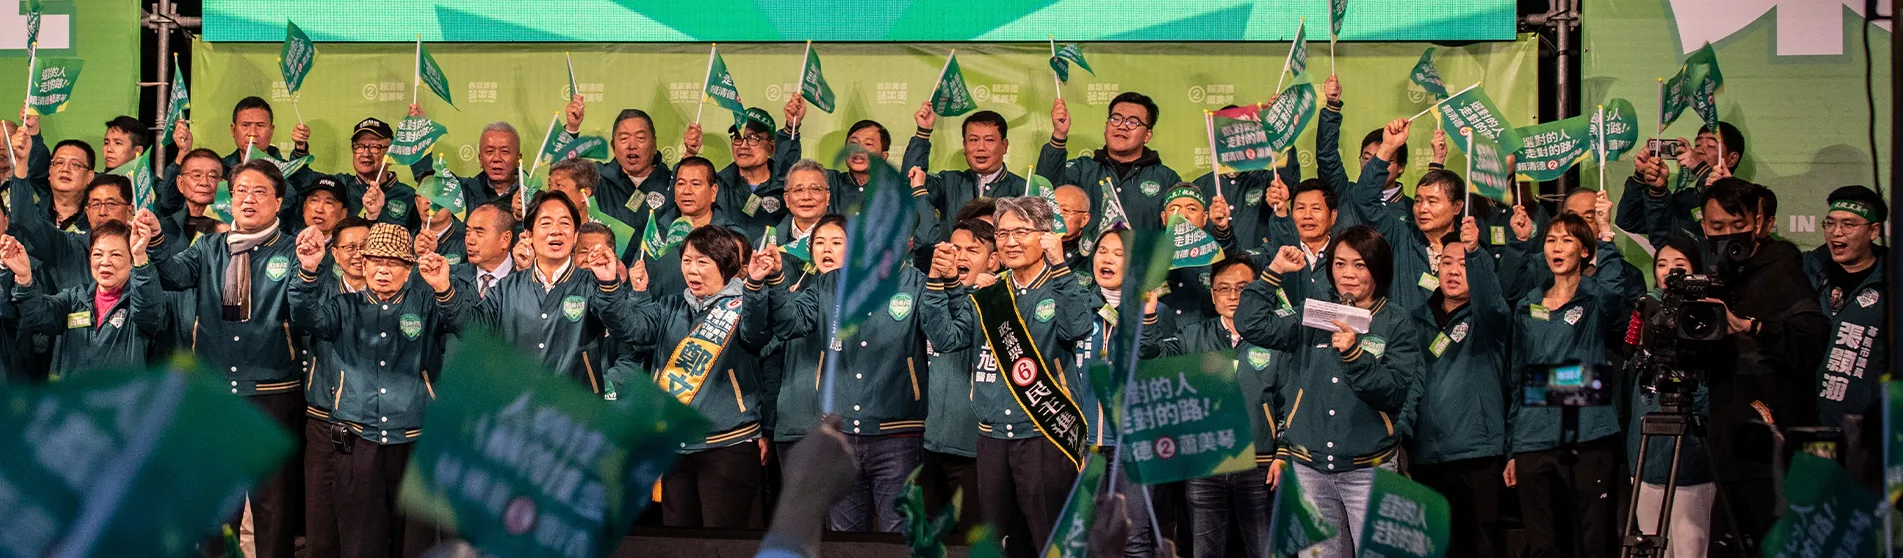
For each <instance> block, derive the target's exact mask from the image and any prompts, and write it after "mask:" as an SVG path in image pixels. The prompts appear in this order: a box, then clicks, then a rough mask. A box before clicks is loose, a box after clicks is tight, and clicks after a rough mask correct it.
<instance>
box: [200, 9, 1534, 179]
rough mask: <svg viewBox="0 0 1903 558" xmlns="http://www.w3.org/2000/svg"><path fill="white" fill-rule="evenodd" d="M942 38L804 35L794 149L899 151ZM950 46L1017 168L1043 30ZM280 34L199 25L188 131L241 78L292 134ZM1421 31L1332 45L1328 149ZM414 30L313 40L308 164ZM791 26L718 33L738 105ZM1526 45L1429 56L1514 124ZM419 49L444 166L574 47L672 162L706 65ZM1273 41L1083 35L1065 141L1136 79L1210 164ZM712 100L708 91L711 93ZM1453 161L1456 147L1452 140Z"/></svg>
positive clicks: (1279, 48) (393, 77)
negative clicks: (726, 37) (812, 65)
mask: <svg viewBox="0 0 1903 558" xmlns="http://www.w3.org/2000/svg"><path fill="white" fill-rule="evenodd" d="M953 46H954V45H940V44H931V43H928V44H909V45H899V44H823V43H816V44H814V46H813V48H814V49H816V50H818V51H819V52H820V54H821V56H822V58H823V59H824V61H825V68H826V72H827V75H826V79H827V81H829V82H831V84H832V86H833V89H834V91H836V92H837V93H838V105H839V108H838V110H837V112H836V113H835V114H830V115H829V114H825V113H821V112H819V111H817V110H809V111H808V114H807V116H806V122H805V123H804V124H803V126H802V129H803V130H804V132H805V135H806V136H807V137H806V138H805V140H804V147H805V149H806V154H807V157H809V158H814V159H817V160H820V161H830V160H831V159H832V156H833V154H835V153H837V152H838V150H839V148H840V146H841V145H842V144H843V142H844V140H845V132H846V128H847V127H849V126H850V125H851V124H852V123H853V122H855V121H857V120H859V119H864V118H871V119H876V120H878V121H879V122H881V123H883V124H885V125H886V126H887V128H889V129H890V130H891V131H892V138H893V145H892V151H891V158H892V160H893V161H898V160H899V156H900V154H901V152H902V151H903V150H904V146H905V142H906V140H907V139H908V138H910V137H911V135H912V131H913V130H914V129H915V126H914V124H913V120H912V113H913V112H915V111H917V110H918V108H919V105H920V104H921V103H923V102H924V101H925V100H926V99H928V98H930V97H931V92H932V87H933V83H934V80H935V79H936V78H937V76H938V71H939V69H940V68H941V67H942V66H943V65H944V62H945V56H946V54H947V53H949V52H950V51H951V49H952V48H953ZM955 46H956V47H957V48H958V61H959V64H960V65H962V66H963V67H964V72H965V79H966V81H967V83H969V84H970V86H971V93H972V96H973V97H974V98H975V99H976V100H977V101H978V103H979V107H980V108H983V109H990V110H995V111H998V112H999V113H1001V114H1003V115H1004V117H1005V119H1006V120H1008V121H1009V122H1010V126H1011V130H1010V134H1009V139H1010V140H1011V142H1012V144H1013V145H1012V146H1011V147H1012V149H1011V150H1010V152H1009V155H1008V157H1007V158H1006V161H1007V163H1008V164H1009V165H1010V168H1011V169H1013V170H1014V171H1015V172H1018V173H1020V174H1022V173H1023V172H1024V171H1025V169H1027V168H1029V167H1030V166H1031V165H1032V164H1033V163H1034V162H1035V160H1036V158H1037V150H1038V147H1039V146H1040V145H1041V144H1042V143H1043V142H1044V141H1045V140H1047V139H1048V138H1049V137H1050V116H1049V114H1050V108H1051V103H1052V98H1053V94H1052V93H1053V92H1052V88H1053V80H1052V76H1051V69H1050V65H1049V64H1048V59H1049V57H1050V45H1049V44H1042V43H1040V44H1002V43H1001V44H961V45H955ZM278 47H279V45H277V44H272V43H248V44H236V43H217V44H213V43H204V42H200V43H198V44H197V45H196V46H195V48H194V56H195V57H196V59H195V62H196V64H195V66H194V68H195V72H194V73H195V75H194V76H193V79H192V80H191V86H192V88H193V90H192V101H193V106H194V117H195V118H193V120H192V132H193V133H194V134H195V135H196V136H197V137H198V138H199V140H198V143H199V144H200V145H202V146H206V147H212V148H214V149H217V150H219V151H220V152H229V151H230V150H232V149H234V147H233V146H232V144H231V141H230V140H229V139H228V138H229V137H230V134H229V132H228V131H227V127H228V126H229V125H230V115H231V113H230V109H229V107H231V106H232V105H233V104H234V103H236V102H237V101H238V99H241V98H243V97H244V96H246V95H261V96H264V97H265V98H267V99H270V100H271V101H272V104H273V106H274V107H275V108H276V109H277V111H276V112H277V125H278V132H277V134H276V136H275V137H274V138H273V141H275V142H277V143H278V144H279V145H280V146H281V147H285V148H287V149H288V144H289V142H290V127H291V126H292V125H294V124H295V123H296V116H294V114H293V112H292V111H291V110H290V109H291V107H290V103H291V98H290V97H289V95H288V94H287V92H286V90H285V88H284V85H283V83H282V82H281V79H280V78H279V76H278V71H277V59H276V57H277V53H278ZM1425 47H1426V45H1425V44H1420V43H1378V44H1362V43H1356V44H1342V45H1340V46H1339V47H1338V50H1337V53H1338V55H1339V57H1340V58H1339V60H1337V61H1336V64H1338V66H1339V70H1340V74H1341V79H1342V82H1343V87H1344V90H1345V91H1344V100H1345V102H1346V103H1347V104H1348V109H1347V110H1346V118H1347V121H1346V124H1345V131H1344V133H1343V135H1344V136H1345V137H1346V138H1347V139H1345V140H1344V141H1343V145H1342V150H1343V152H1344V157H1345V158H1346V160H1348V161H1354V160H1357V159H1356V158H1357V156H1358V153H1359V147H1360V144H1359V140H1360V137H1361V135H1362V134H1364V133H1366V132H1367V131H1368V130H1372V129H1374V128H1375V127H1376V126H1379V125H1380V124H1381V123H1382V122H1385V121H1387V120H1389V119H1393V118H1396V117H1404V116H1408V115H1411V114H1414V113H1416V112H1419V111H1420V110H1421V109H1422V108H1425V107H1426V106H1427V103H1429V102H1431V100H1430V98H1429V97H1428V96H1427V95H1426V94H1425V93H1424V92H1422V91H1420V90H1419V89H1418V88H1410V85H1409V82H1408V80H1407V77H1408V71H1409V69H1410V68H1412V67H1413V66H1414V63H1415V62H1416V61H1417V60H1418V59H1419V58H1420V54H1421V50H1422V49H1423V48H1425ZM414 48H415V47H414V46H412V45H405V44H337V43H319V44H318V45H317V60H316V62H315V63H314V64H313V68H312V70H311V73H310V76H309V77H308V78H306V80H305V83H304V87H303V90H302V97H303V99H302V100H306V101H309V104H310V106H308V107H302V111H303V114H304V116H305V118H307V119H309V120H308V121H307V123H308V124H309V125H310V126H311V128H312V129H313V136H312V143H313V145H312V151H313V152H314V154H315V155H316V161H315V162H314V163H313V166H314V167H315V168H317V169H319V170H324V171H330V172H336V171H341V170H343V169H344V168H345V164H346V161H347V158H348V156H349V155H350V154H349V151H348V142H349V138H348V137H347V136H348V134H349V132H350V129H351V126H352V125H354V124H355V123H356V122H357V121H358V120H359V119H362V118H364V117H367V116H375V117H378V118H382V119H384V120H385V121H389V122H395V121H397V120H399V119H401V118H402V116H403V113H404V110H405V108H406V107H407V106H408V105H409V102H410V96H411V91H410V88H411V86H412V72H413V71H414V69H413V66H414V59H413V58H414ZM803 49H804V45H803V44H722V45H720V53H721V56H722V58H724V59H725V60H726V63H727V65H728V67H729V68H730V69H731V70H732V71H733V75H734V79H735V81H736V82H737V83H738V85H739V87H740V97H741V99H742V100H744V101H746V103H747V104H748V105H749V106H759V107H763V108H766V109H767V110H768V111H769V112H771V113H772V114H773V115H774V118H775V119H776V120H780V119H782V118H781V116H780V114H781V107H782V105H783V104H784V103H785V102H786V101H787V100H788V99H789V98H790V97H789V95H792V94H793V93H795V92H797V91H798V88H797V86H796V81H797V80H798V78H799V72H800V67H801V66H800V63H801V60H802V59H801V54H802V52H803ZM1537 50H1538V47H1537V45H1536V44H1535V42H1534V41H1533V40H1532V39H1529V38H1526V37H1522V38H1521V39H1520V40H1518V41H1515V42H1508V43H1481V44H1474V45H1470V46H1465V47H1455V48H1441V49H1440V51H1439V54H1438V55H1437V59H1438V61H1439V64H1440V69H1441V74H1442V75H1443V76H1445V77H1446V79H1447V82H1448V84H1449V85H1450V86H1452V85H1454V84H1461V85H1460V86H1461V87H1464V86H1465V85H1466V84H1471V83H1473V82H1475V81H1478V80H1481V79H1483V78H1484V79H1485V81H1486V84H1487V85H1486V88H1487V90H1488V92H1489V93H1490V94H1491V95H1492V96H1493V98H1494V99H1495V100H1496V101H1498V102H1499V104H1500V107H1501V109H1502V110H1503V111H1505V113H1506V114H1507V115H1508V116H1509V118H1511V119H1512V120H1513V121H1514V123H1515V124H1516V125H1518V124H1523V123H1532V122H1533V120H1534V119H1533V116H1532V115H1533V114H1534V113H1535V112H1536V107H1535V101H1536V96H1537V94H1538V93H1537V86H1536V79H1535V77H1536V75H1535V72H1536V71H1537V58H1536V55H1537ZM429 51H430V54H431V55H433V56H434V57H435V59H436V61H437V62H438V63H440V64H441V65H442V66H443V71H444V73H445V74H447V75H448V76H449V81H450V84H451V89H452V90H453V91H452V95H453V97H454V98H455V99H456V102H457V103H456V104H457V106H458V107H460V110H458V109H455V108H451V107H449V106H448V105H446V104H444V103H443V102H442V101H441V100H438V99H435V98H434V97H433V96H431V95H430V94H429V93H428V92H427V91H426V92H424V93H423V95H421V96H420V99H421V100H422V105H423V108H424V110H425V111H427V112H428V114H429V116H430V118H432V119H435V120H436V121H438V122H441V123H443V124H444V125H446V126H448V127H449V130H450V132H451V133H450V135H449V136H448V137H445V138H444V139H443V140H442V141H441V142H439V143H438V144H437V146H436V151H437V152H438V153H447V154H449V156H450V160H451V164H450V167H451V168H452V169H453V170H455V171H456V172H457V173H458V174H462V173H465V172H467V173H471V174H473V173H474V172H475V168H476V164H475V162H474V158H475V153H476V150H475V146H474V144H475V142H476V139H477V133H478V131H479V130H481V128H482V127H483V126H484V125H485V124H487V123H489V122H492V121H497V120H502V121H507V122H509V123H511V124H513V125H515V127H516V128H517V130H519V131H520V132H521V135H522V144H523V149H524V150H526V151H533V150H534V149H535V146H536V145H538V144H539V143H540V142H541V141H542V137H543V135H544V133H545V131H546V130H547V129H548V125H549V121H550V118H551V117H553V116H554V115H555V114H556V113H557V111H559V110H561V108H562V106H563V105H564V104H565V103H566V100H565V97H564V93H565V91H564V90H565V89H567V87H568V74H567V66H566V65H565V64H564V63H563V57H562V55H563V53H564V52H569V53H571V55H572V57H573V59H574V64H575V74H576V79H577V81H578V82H579V84H580V85H579V86H580V88H581V90H582V94H583V96H584V97H585V98H586V101H587V102H588V117H587V121H586V122H585V123H584V124H583V130H584V133H587V134H596V135H603V136H607V135H609V134H608V130H607V128H608V126H609V125H610V124H611V123H612V122H613V120H614V115H615V113H616V112H617V111H619V110H620V109H622V108H626V107H639V108H642V109H645V110H647V111H648V112H649V113H651V114H653V116H654V119H655V125H656V127H657V128H658V130H657V133H658V134H659V135H660V137H661V138H663V139H662V141H663V143H662V145H663V146H664V148H663V149H662V154H663V157H664V158H665V159H667V160H668V161H669V162H670V163H671V162H673V161H676V160H678V159H679V156H680V147H679V146H680V134H681V131H682V130H683V129H685V127H686V125H687V124H688V123H689V122H690V121H691V120H692V119H693V118H694V112H695V108H696V104H697V103H698V102H699V100H700V97H701V93H700V92H701V79H702V76H703V75H705V73H706V68H707V52H708V45H705V44H571V45H528V44H509V45H502V44H447V43H446V44H431V45H429ZM1287 54H1288V44H1287V43H1221V44H1153V43H1111V44H1096V43H1091V44H1086V45H1084V55H1085V56H1086V57H1088V59H1089V60H1090V63H1091V65H1092V66H1093V67H1094V68H1095V69H1096V75H1094V76H1093V75H1091V74H1089V73H1085V72H1081V71H1073V73H1072V76H1071V82H1070V84H1069V85H1066V86H1065V88H1064V97H1065V99H1067V101H1068V102H1069V104H1070V107H1071V112H1072V113H1073V114H1074V115H1075V117H1074V124H1073V126H1072V134H1071V135H1072V140H1071V146H1072V153H1073V155H1075V154H1078V153H1082V152H1083V151H1084V150H1089V149H1096V148H1098V147H1100V146H1101V145H1102V142H1103V135H1102V126H1103V122H1104V119H1105V118H1106V117H1107V113H1108V110H1107V107H1106V106H1105V105H1106V104H1107V103H1108V101H1109V100H1110V99H1111V98H1112V97H1115V96H1116V95H1117V93H1119V92H1121V91H1125V90H1134V91H1141V92H1144V93H1147V94H1149V95H1150V96H1152V97H1153V98H1155V100H1156V102H1157V104H1158V105H1160V110H1159V112H1160V113H1161V114H1160V115H1159V116H1160V119H1159V120H1158V121H1157V129H1156V137H1155V139H1154V140H1153V141H1152V142H1151V146H1152V147H1154V148H1155V149H1156V150H1157V151H1159V152H1161V153H1162V156H1163V160H1164V162H1165V163H1167V164H1169V165H1170V166H1171V167H1173V168H1175V169H1177V171H1178V172H1179V173H1181V174H1182V175H1183V176H1184V178H1185V179H1188V178H1193V177H1196V176H1200V175H1201V174H1203V173H1204V172H1207V170H1208V167H1209V164H1208V155H1209V154H1208V151H1209V147H1208V146H1209V141H1208V137H1207V136H1206V135H1205V132H1204V128H1203V114H1202V112H1203V111H1204V110H1214V109H1218V108H1221V107H1222V106H1223V105H1226V104H1231V103H1236V104H1243V103H1252V102H1258V101H1267V100H1268V98H1269V96H1270V95H1271V94H1272V93H1273V91H1272V90H1273V89H1274V87H1275V84H1276V81H1277V76H1276V71H1277V70H1279V69H1280V68H1281V67H1282V61H1283V59H1284V57H1286V56H1287ZM1326 56H1327V55H1326V51H1325V50H1323V49H1322V48H1320V47H1319V45H1318V47H1317V48H1315V50H1314V55H1313V58H1312V59H1311V61H1310V68H1311V73H1314V74H1316V75H1317V76H1318V79H1320V77H1319V76H1325V75H1326V73H1327V68H1328V64H1329V62H1328V60H1327V59H1326ZM709 105H712V103H709ZM701 121H702V126H703V127H704V128H705V129H706V130H708V141H707V146H706V148H705V149H704V152H705V155H707V156H708V157H710V158H712V159H713V160H714V161H715V162H716V163H717V164H722V165H724V164H726V161H728V160H729V152H728V147H727V142H726V140H725V138H724V137H723V135H724V133H725V130H726V128H727V126H728V125H729V124H731V123H732V117H731V116H729V115H728V114H727V113H726V112H725V111H722V110H719V108H718V107H712V108H710V109H709V110H707V111H706V112H705V114H704V115H703V116H702V118H701ZM958 122H959V119H941V121H940V123H939V124H938V126H937V129H938V133H937V134H936V135H935V137H934V141H935V142H936V144H937V149H936V150H934V152H933V157H932V168H934V169H944V168H963V166H964V162H963V155H962V154H961V149H960V147H959V141H958ZM1422 122H1424V123H1428V124H1425V125H1423V126H1419V127H1417V129H1416V130H1415V131H1414V140H1415V141H1414V142H1413V143H1412V144H1411V145H1410V148H1411V149H1413V158H1412V159H1410V163H1411V164H1412V165H1413V166H1414V167H1416V168H1425V166H1426V164H1427V160H1428V148H1427V138H1428V137H1429V136H1430V135H1431V134H1432V133H1433V131H1432V124H1431V123H1429V122H1430V121H1425V120H1424V121H1422ZM1313 136H1314V131H1313V128H1312V127H1311V129H1310V131H1308V132H1307V133H1306V134H1304V137H1303V138H1302V139H1301V140H1300V141H1298V142H1297V145H1298V146H1299V148H1300V150H1301V151H1300V161H1301V164H1302V165H1303V166H1305V167H1307V168H1308V170H1306V171H1305V172H1306V173H1307V175H1309V176H1313V174H1314V171H1313V166H1314V151H1313V149H1314V140H1313ZM1454 157H1455V160H1454V161H1450V163H1449V165H1450V166H1451V167H1453V168H1461V167H1459V166H1457V165H1464V164H1465V163H1464V161H1463V160H1461V159H1459V158H1458V157H1459V154H1457V153H1456V154H1455V155H1454Z"/></svg>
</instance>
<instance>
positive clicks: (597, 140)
mask: <svg viewBox="0 0 1903 558" xmlns="http://www.w3.org/2000/svg"><path fill="white" fill-rule="evenodd" d="M547 155H548V157H549V159H550V160H551V161H555V162H560V161H567V160H569V159H577V158H579V159H587V160H590V161H604V160H607V159H608V157H609V155H608V139H607V138H603V137H601V136H573V137H568V136H565V135H564V136H563V137H558V138H556V140H555V145H554V146H552V148H551V149H550V150H549V152H548V153H547Z"/></svg>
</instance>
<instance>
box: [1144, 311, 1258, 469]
mask: <svg viewBox="0 0 1903 558" xmlns="http://www.w3.org/2000/svg"><path fill="white" fill-rule="evenodd" d="M1149 319H1150V318H1145V320H1146V321H1145V322H1144V323H1145V324H1146V327H1147V324H1148V323H1149V322H1148V321H1147V320H1149ZM1159 337H1160V338H1159ZM1143 341H1144V342H1145V343H1148V344H1152V345H1154V346H1155V348H1154V349H1153V350H1154V351H1155V356H1154V357H1151V358H1161V357H1173V356H1182V355H1198V354H1203V353H1214V352H1221V353H1226V354H1229V355H1231V356H1232V357H1233V358H1234V359H1235V363H1236V383H1237V384H1239V385H1240V386H1241V387H1242V398H1243V400H1244V401H1246V402H1247V403H1248V408H1249V425H1250V427H1251V428H1252V431H1253V432H1254V433H1255V455H1256V457H1255V461H1256V464H1258V465H1267V464H1268V463H1269V462H1270V461H1273V460H1274V457H1275V448H1276V430H1275V429H1276V425H1275V423H1274V422H1273V421H1271V420H1270V417H1273V416H1276V415H1275V413H1274V411H1273V409H1271V408H1270V406H1271V404H1273V403H1274V402H1275V401H1277V400H1279V399H1281V398H1282V396H1281V395H1280V394H1279V393H1278V395H1277V397H1275V398H1271V397H1269V396H1268V395H1269V393H1270V391H1271V390H1272V389H1276V388H1280V387H1283V386H1286V385H1287V384H1288V382H1287V381H1286V376H1287V375H1288V374H1290V373H1291V371H1289V370H1279V369H1278V368H1279V367H1276V366H1273V365H1275V364H1281V363H1279V362H1277V361H1281V360H1287V359H1288V353H1283V352H1279V351H1276V350H1273V349H1267V348H1263V347H1258V346H1255V345H1254V344H1252V343H1249V342H1248V341H1244V340H1241V339H1238V338H1234V337H1231V336H1230V333H1229V328H1227V327H1224V326H1223V324H1222V318H1221V317H1216V318H1210V319H1206V320H1201V321H1198V322H1195V323H1192V324H1189V325H1188V326H1187V327H1181V328H1178V329H1177V330H1176V331H1175V332H1172V333H1168V334H1165V335H1163V336H1151V335H1148V334H1147V333H1146V334H1145V335H1144V336H1143ZM1146 352H1148V351H1146Z"/></svg>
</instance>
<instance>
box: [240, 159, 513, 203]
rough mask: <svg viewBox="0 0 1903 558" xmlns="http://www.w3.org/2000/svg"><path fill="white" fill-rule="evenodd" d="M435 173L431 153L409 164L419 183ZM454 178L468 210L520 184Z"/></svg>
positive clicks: (483, 177)
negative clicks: (502, 186)
mask: <svg viewBox="0 0 1903 558" xmlns="http://www.w3.org/2000/svg"><path fill="white" fill-rule="evenodd" d="M225 168H231V167H225ZM523 170H528V169H523ZM435 175H436V155H435V154H433V153H432V154H428V155H424V156H423V158H421V159H417V160H416V163H415V164H412V165H410V176H413V177H415V178H416V181H417V183H419V184H420V183H422V182H423V180H424V179H427V178H429V177H431V176H435ZM456 178H458V179H460V180H461V181H462V189H463V207H466V208H468V209H469V210H470V211H475V210H476V206H480V205H482V204H486V203H491V202H494V201H496V200H499V199H505V198H507V197H508V196H511V195H514V194H515V189H516V188H520V187H521V186H522V185H521V184H515V185H512V186H510V187H509V189H508V191H505V192H501V193H497V192H496V187H495V185H494V184H491V183H490V182H489V175H487V174H484V173H482V172H480V171H478V172H476V173H475V176H458V177H456ZM287 203H288V201H287Z"/></svg>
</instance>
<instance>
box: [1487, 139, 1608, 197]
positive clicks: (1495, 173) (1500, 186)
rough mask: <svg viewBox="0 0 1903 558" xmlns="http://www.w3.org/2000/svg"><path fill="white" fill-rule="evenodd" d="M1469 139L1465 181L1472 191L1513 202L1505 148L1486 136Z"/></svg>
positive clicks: (1509, 170) (1511, 173) (1511, 177)
mask: <svg viewBox="0 0 1903 558" xmlns="http://www.w3.org/2000/svg"><path fill="white" fill-rule="evenodd" d="M1466 139H1468V138H1462V140H1463V141H1465V140H1466ZM1471 139H1472V141H1473V145H1472V146H1470V147H1469V148H1468V151H1467V182H1468V183H1470V184H1472V185H1473V192H1474V193H1475V194H1480V195H1481V196H1484V197H1486V198H1487V199H1491V200H1496V201H1499V202H1500V203H1505V204H1511V203H1513V169H1512V168H1510V167H1508V166H1507V154H1508V152H1507V150H1506V148H1504V147H1501V146H1500V144H1497V143H1494V142H1493V140H1491V139H1487V136H1482V135H1474V136H1473V137H1472V138H1471ZM1582 143H1583V142H1582ZM1567 166H1571V163H1568V164H1567Z"/></svg>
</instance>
